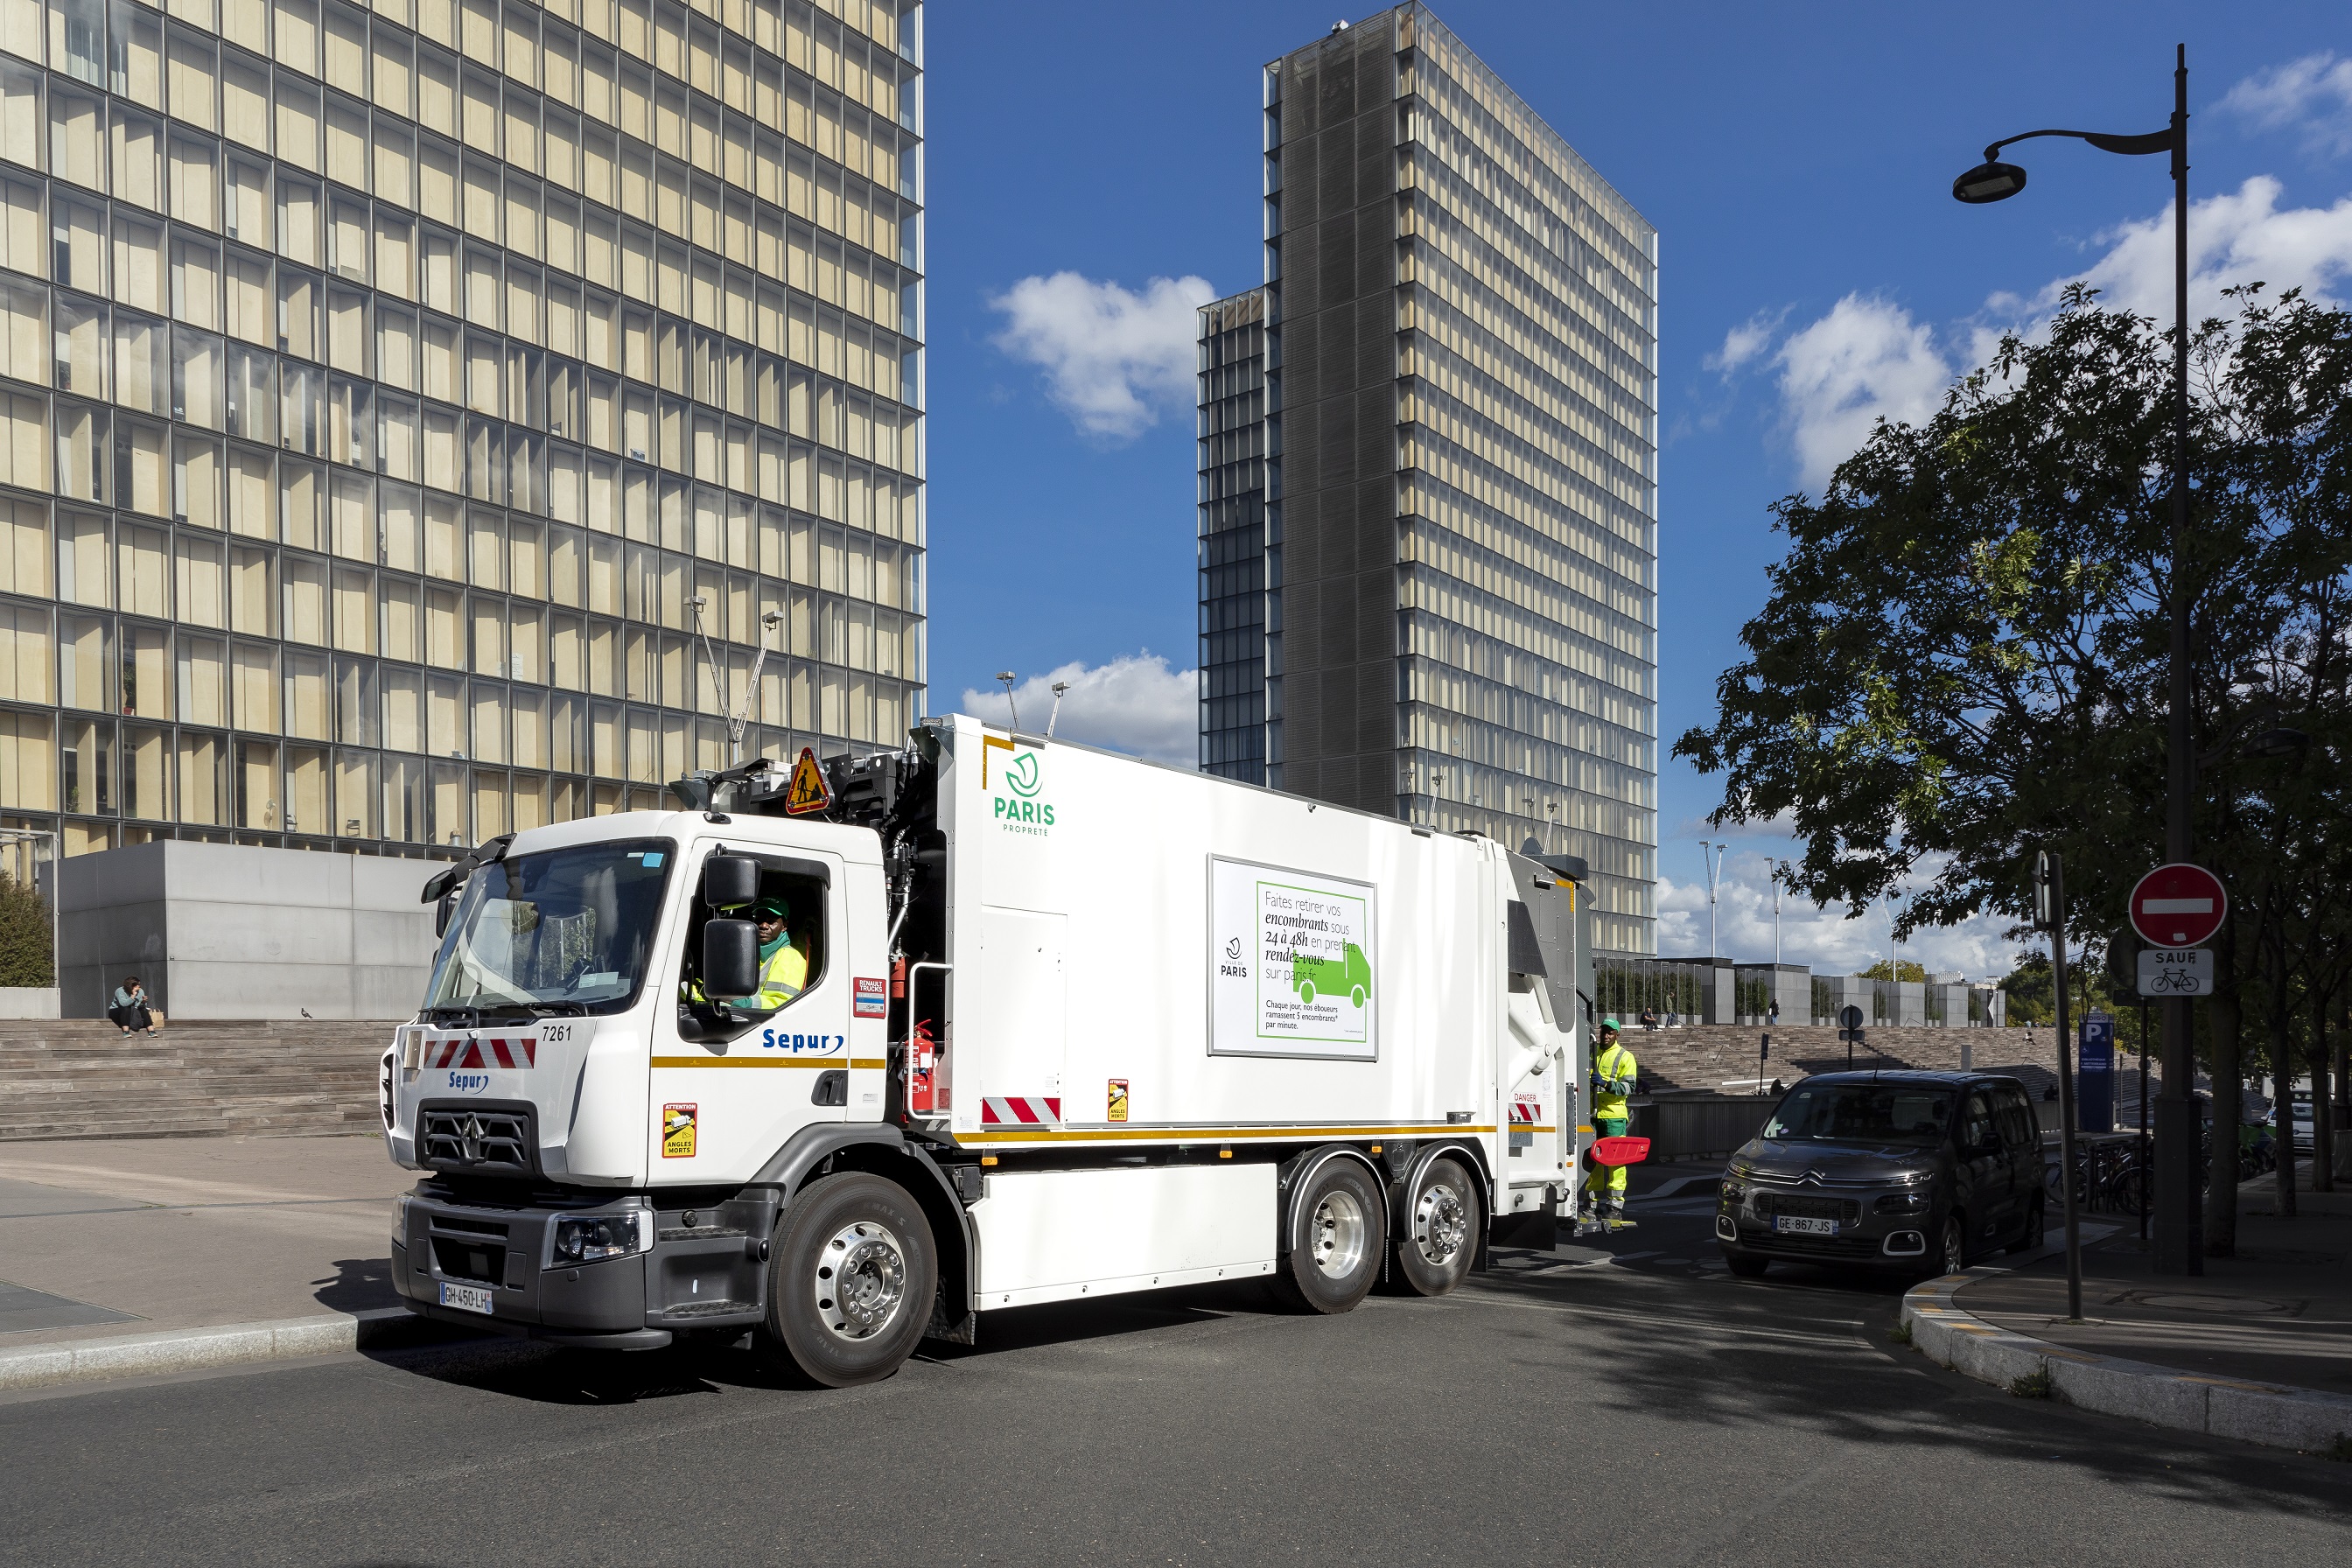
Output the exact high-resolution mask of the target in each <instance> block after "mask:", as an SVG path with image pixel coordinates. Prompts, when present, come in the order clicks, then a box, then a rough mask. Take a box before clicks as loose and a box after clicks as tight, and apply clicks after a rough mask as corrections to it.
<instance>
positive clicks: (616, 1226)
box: [552, 1209, 654, 1263]
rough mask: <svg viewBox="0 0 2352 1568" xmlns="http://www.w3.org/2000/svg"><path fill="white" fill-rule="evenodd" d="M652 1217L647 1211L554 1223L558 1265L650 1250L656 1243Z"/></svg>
mask: <svg viewBox="0 0 2352 1568" xmlns="http://www.w3.org/2000/svg"><path fill="white" fill-rule="evenodd" d="M653 1220H654V1216H653V1215H652V1214H651V1213H650V1212H649V1211H647V1210H646V1209H629V1210H627V1211H625V1212H624V1213H621V1214H600V1215H563V1216H562V1217H560V1218H559V1219H557V1220H556V1222H555V1247H554V1252H553V1254H552V1257H553V1261H555V1262H557V1263H597V1262H601V1261H603V1260H604V1259H605V1258H626V1257H628V1256H629V1255H630V1254H631V1253H635V1252H645V1251H647V1250H649V1249H650V1248H651V1247H653V1244H654V1239H653V1229H654V1224H653Z"/></svg>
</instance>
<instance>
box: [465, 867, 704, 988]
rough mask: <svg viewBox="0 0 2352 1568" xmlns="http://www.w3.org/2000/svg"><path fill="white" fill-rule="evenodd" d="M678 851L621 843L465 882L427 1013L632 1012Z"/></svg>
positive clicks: (490, 870)
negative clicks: (664, 892) (453, 1011)
mask: <svg viewBox="0 0 2352 1568" xmlns="http://www.w3.org/2000/svg"><path fill="white" fill-rule="evenodd" d="M676 858H677V853H676V846H675V845H673V844H672V843H671V842H670V841H669V840H668V839H667V838H625V839H615V840H613V841H611V842H608V843H603V844H582V845H577V846H574V847H571V848H568V849H547V850H541V851H540V852H539V853H537V854H532V855H510V856H509V857H508V858H505V859H503V860H500V861H499V862H497V863H496V864H494V865H489V866H485V867H482V868H480V869H479V870H478V871H476V872H475V873H474V874H473V876H471V877H470V878H468V879H467V881H466V888H465V891H464V892H463V893H462V894H461V895H460V896H459V898H458V900H457V910H456V911H455V913H454V915H453V916H452V918H451V920H450V921H449V930H448V933H447V934H446V936H444V937H443V938H442V941H441V951H440V952H439V954H438V955H437V956H436V958H435V959H434V961H433V983H432V984H431V985H430V986H429V987H427V989H426V991H425V1010H426V1012H428V1013H434V1012H446V1011H452V1010H455V1011H460V1012H474V1013H509V1014H511V1013H530V1014H534V1015H536V1014H543V1013H575V1014H585V1013H613V1012H619V1011H621V1010H622V1009H624V1008H625V1007H627V1006H628V1005H630V1003H632V1002H633V1001H635V998H636V994H637V987H638V986H639V984H642V983H643V981H644V979H645V970H646V954H647V952H649V951H650V949H651V948H652V945H653V939H654V932H655V930H656V926H657V925H658V923H659V920H660V915H661V900H662V891H663V889H665V888H666V887H667V885H668V882H669V869H670V862H671V861H673V860H675V859H676Z"/></svg>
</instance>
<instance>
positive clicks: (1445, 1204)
mask: <svg viewBox="0 0 2352 1568" xmlns="http://www.w3.org/2000/svg"><path fill="white" fill-rule="evenodd" d="M1478 1207H1479V1205H1478V1187H1477V1184H1476V1183H1475V1182H1473V1181H1472V1180H1471V1179H1470V1173H1469V1172H1467V1171H1465V1170H1464V1169H1463V1168H1462V1163H1461V1162H1460V1161H1459V1160H1453V1159H1443V1158H1441V1159H1436V1160H1432V1161H1431V1162H1430V1163H1428V1164H1427V1165H1426V1166H1424V1167H1423V1169H1422V1173H1421V1175H1420V1177H1419V1179H1418V1180H1416V1181H1415V1182H1414V1183H1413V1187H1412V1192H1410V1193H1408V1194H1406V1196H1405V1208H1404V1215H1403V1225H1404V1229H1403V1234H1402V1235H1401V1236H1399V1237H1397V1239H1396V1277H1397V1279H1399V1280H1401V1281H1402V1283H1403V1285H1404V1288H1405V1289H1408V1290H1410V1291H1412V1293H1413V1294H1414V1295H1416V1296H1443V1295H1444V1294H1445V1293H1446V1292H1447V1291H1448V1290H1451V1289H1454V1287H1455V1286H1456V1285H1459V1284H1461V1283H1462V1281H1463V1280H1465V1279H1468V1278H1469V1277H1470V1265H1471V1263H1472V1262H1473V1261H1474V1260H1475V1258H1477V1256H1478Z"/></svg>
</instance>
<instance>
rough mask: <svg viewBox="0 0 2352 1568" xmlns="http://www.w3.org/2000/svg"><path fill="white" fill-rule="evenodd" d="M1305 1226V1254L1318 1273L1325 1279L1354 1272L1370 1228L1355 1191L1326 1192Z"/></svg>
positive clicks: (1361, 1255)
mask: <svg viewBox="0 0 2352 1568" xmlns="http://www.w3.org/2000/svg"><path fill="white" fill-rule="evenodd" d="M1370 1231H1371V1226H1370V1225H1368V1224H1367V1223H1366V1222H1365V1218H1364V1205H1363V1204H1362V1203H1361V1202H1360V1201H1359V1200H1358V1198H1357V1196H1356V1194H1353V1193H1351V1192H1349V1190H1348V1189H1347V1188H1345V1187H1334V1188H1333V1189H1332V1190H1331V1191H1329V1192H1328V1193H1325V1194H1323V1197H1322V1201H1320V1202H1319V1203H1318V1204H1317V1205H1315V1212H1314V1213H1313V1214H1312V1215H1308V1216H1307V1255H1308V1256H1309V1257H1311V1258H1314V1259H1315V1268H1316V1271H1317V1272H1318V1273H1319V1274H1321V1275H1322V1276H1323V1278H1324V1279H1347V1278H1348V1277H1349V1275H1351V1274H1353V1273H1355V1271H1356V1268H1357V1266H1358V1265H1360V1264H1361V1263H1362V1262H1363V1260H1364V1251H1365V1247H1366V1246H1367V1244H1368V1243H1367V1238H1368V1237H1369V1236H1370Z"/></svg>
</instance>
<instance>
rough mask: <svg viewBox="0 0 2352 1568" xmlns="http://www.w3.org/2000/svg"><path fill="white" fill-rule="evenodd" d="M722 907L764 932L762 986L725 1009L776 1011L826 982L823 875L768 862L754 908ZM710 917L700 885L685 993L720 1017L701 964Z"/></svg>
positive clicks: (742, 1014) (724, 913)
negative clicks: (705, 985)
mask: <svg viewBox="0 0 2352 1568" xmlns="http://www.w3.org/2000/svg"><path fill="white" fill-rule="evenodd" d="M735 853H741V851H740V850H737V851H735ZM802 864H806V862H802ZM719 914H720V916H721V917H722V918H725V919H729V920H748V921H751V922H752V923H753V924H755V925H757V926H758V927H759V934H760V978H761V988H760V991H759V993H758V994H755V995H751V996H746V997H744V998H742V999H741V1000H740V1001H737V1002H732V1003H729V1004H727V1005H726V1006H725V1008H724V1011H725V1012H726V1013H727V1014H728V1015H730V1016H734V1017H736V1018H745V1019H749V1018H765V1017H772V1016H774V1015H776V1014H778V1013H781V1012H782V1011H783V1010H784V1009H786V1008H788V1007H790V1006H792V1005H793V1004H794V1003H795V1002H798V1001H799V1000H800V999H801V998H802V997H803V996H804V995H806V994H808V993H810V992H811V991H814V989H816V987H817V986H818V985H820V984H823V982H824V973H825V959H826V952H827V948H828V942H827V936H828V932H827V931H826V929H825V884H824V882H823V881H822V880H821V879H817V878H815V877H809V876H797V875H794V874H793V873H791V872H786V871H781V870H776V869H773V868H769V867H767V866H766V865H765V864H764V863H763V865H762V868H761V874H760V896H759V898H758V899H757V900H755V901H754V902H753V903H751V905H750V906H749V907H748V908H743V909H730V910H720V911H719ZM709 918H710V911H709V909H708V907H707V906H705V905H704V904H703V902H702V900H701V899H700V898H699V896H698V897H697V899H696V900H695V913H694V915H693V917H692V919H693V925H692V929H691V931H689V933H688V934H689V940H688V942H687V946H686V960H685V973H682V974H681V975H680V976H679V995H680V997H681V998H682V1000H684V1001H685V1002H686V1003H687V1004H688V1005H689V1006H690V1007H692V1008H693V1009H695V1010H696V1011H698V1012H702V1013H707V1014H709V1015H710V1016H712V1017H714V1018H715V1017H716V1016H718V1014H719V1011H720V1009H719V1007H718V1006H716V1005H713V1004H711V1003H709V1001H708V1000H707V999H706V998H705V997H704V996H703V994H702V988H701V976H700V973H699V970H698V963H699V959H700V956H701V952H702V940H701V937H702V925H703V922H704V921H707V920H709Z"/></svg>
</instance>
